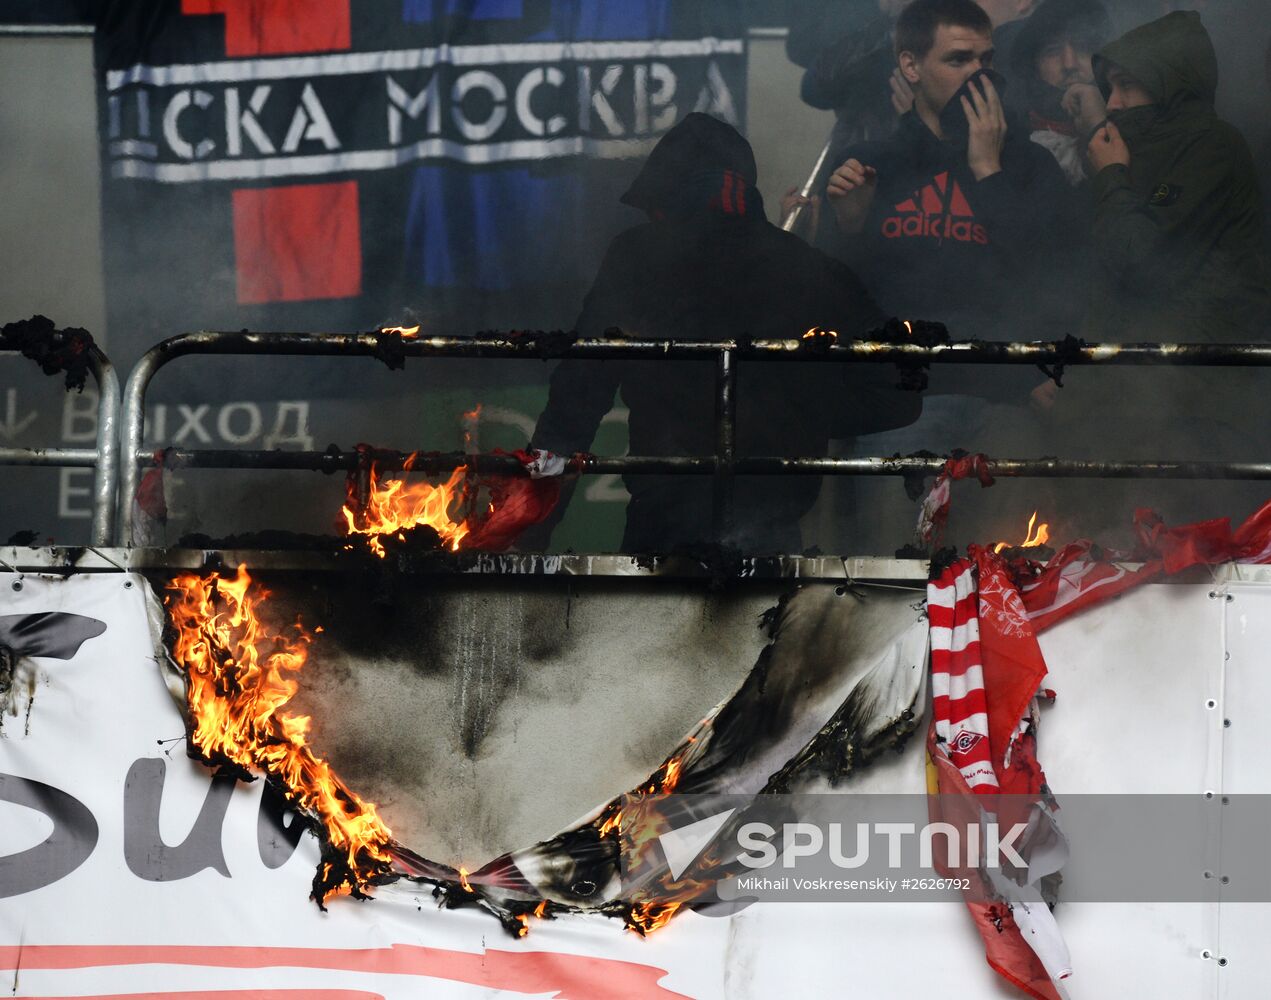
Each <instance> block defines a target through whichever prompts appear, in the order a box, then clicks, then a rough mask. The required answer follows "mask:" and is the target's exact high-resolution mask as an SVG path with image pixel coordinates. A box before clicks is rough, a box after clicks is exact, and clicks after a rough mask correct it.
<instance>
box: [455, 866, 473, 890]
mask: <svg viewBox="0 0 1271 1000" xmlns="http://www.w3.org/2000/svg"><path fill="white" fill-rule="evenodd" d="M459 884H460V885H461V886H463V891H464V892H476V890H475V889H474V888H472V885H471V884H470V883H469V882H468V869H466V868H465V867H463V865H460V866H459Z"/></svg>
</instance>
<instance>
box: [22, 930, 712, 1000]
mask: <svg viewBox="0 0 1271 1000" xmlns="http://www.w3.org/2000/svg"><path fill="white" fill-rule="evenodd" d="M121 965H201V966H205V967H208V968H218V969H270V968H278V967H290V968H296V969H332V970H339V971H343V972H368V973H386V974H388V975H398V976H426V977H428V978H431V979H444V980H448V981H450V982H455V983H469V984H471V985H473V986H484V987H486V988H489V989H496V990H508V991H511V992H514V993H540V994H548V995H550V996H555V997H557V998H559V1000H592V998H594V997H596V996H600V995H603V996H606V997H623V998H625V1000H642V998H644V997H648V998H650V1000H691V998H689V997H686V996H685V995H684V994H682V993H675V992H673V991H671V990H668V989H666V988H664V987H662V986H661V985H659V982H660V980H661V979H662V978H663V977H664V976H666V975H667V970H666V969H660V968H658V967H656V966H652V965H637V964H636V963H634V962H624V961H621V960H619V959H612V958H592V957H590V956H588V955H570V954H565V953H561V952H551V951H522V952H513V951H498V950H495V949H487V950H486V951H484V952H467V951H451V950H448V949H445V948H425V947H422V946H419V945H408V944H395V945H391V946H390V947H388V948H252V947H217V946H214V945H51V944H50V945H5V946H0V969H18V968H21V969H22V970H24V971H27V970H53V969H56V970H65V969H91V968H100V967H103V966H121Z"/></svg>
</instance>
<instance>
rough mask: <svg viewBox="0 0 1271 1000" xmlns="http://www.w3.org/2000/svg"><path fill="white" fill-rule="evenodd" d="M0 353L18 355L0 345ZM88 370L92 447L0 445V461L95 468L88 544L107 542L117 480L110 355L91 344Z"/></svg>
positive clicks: (115, 380) (115, 393)
mask: <svg viewBox="0 0 1271 1000" xmlns="http://www.w3.org/2000/svg"><path fill="white" fill-rule="evenodd" d="M0 356H8V357H21V354H19V352H17V351H12V350H3V349H0ZM88 365H89V370H90V371H91V372H92V373H93V378H94V380H96V382H97V392H98V396H99V398H98V403H97V447H96V448H0V465H38V466H52V467H54V468H81V469H95V470H96V475H95V476H94V478H93V515H92V527H91V531H90V533H91V541H90V543H89V544H91V545H109V544H110V542H111V540H112V538H113V534H114V527H115V501H116V497H117V495H118V483H119V431H118V417H119V377H118V376H117V375H116V374H115V367H114V365H112V364H111V363H110V359H109V358H107V357H106V355H105V354H104V353H102V351H101V349H100V348H98V347H96V346H94V347H92V348H91V350H90V352H89V362H88Z"/></svg>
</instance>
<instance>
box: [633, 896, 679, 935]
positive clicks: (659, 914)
mask: <svg viewBox="0 0 1271 1000" xmlns="http://www.w3.org/2000/svg"><path fill="white" fill-rule="evenodd" d="M680 906H681V904H680V903H636V904H635V905H634V906H632V907H631V913H630V914H629V915H628V917H627V927H628V928H630V929H631V930H633V931H635V932H636V933H638V934H640V935H642V936H643V935H647V934H652V933H653V932H654V931H656V930H660V929H661V928H663V927H665V926H666V925H667V924H668V923H669V922H670V920H671V918H672V917H673V916H675V911H676V910H678V909H679V908H680Z"/></svg>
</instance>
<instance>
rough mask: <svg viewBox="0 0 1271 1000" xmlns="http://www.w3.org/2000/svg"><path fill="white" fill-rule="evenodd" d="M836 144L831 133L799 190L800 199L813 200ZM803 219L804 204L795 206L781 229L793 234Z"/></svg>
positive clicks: (782, 221)
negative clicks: (831, 151)
mask: <svg viewBox="0 0 1271 1000" xmlns="http://www.w3.org/2000/svg"><path fill="white" fill-rule="evenodd" d="M833 143H834V133H833V132H831V133H830V137H829V138H828V139H826V140H825V145H824V146H822V147H821V155H820V156H818V157H817V158H816V163H815V165H813V167H812V173H810V174H808V179H807V180H806V181H804V182H803V187H801V188H799V197H800V198H811V197H812V194H813V192H814V191H816V189H817V182H818V181H819V180H820V178H821V171H822V170H824V169H825V161H826V160H828V159H829V158H830V147H831V146H832V145H833ZM801 218H803V204H802V203H800V204H798V205H795V206H794V208H792V209H790V214H789V215H787V216H786V217H785V218H784V219H782V220H781V228H782V229H784V230H785V231H786V232H787V233H792V232H794V230H795V227H796V226H798V224H799V220H800V219H801Z"/></svg>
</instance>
